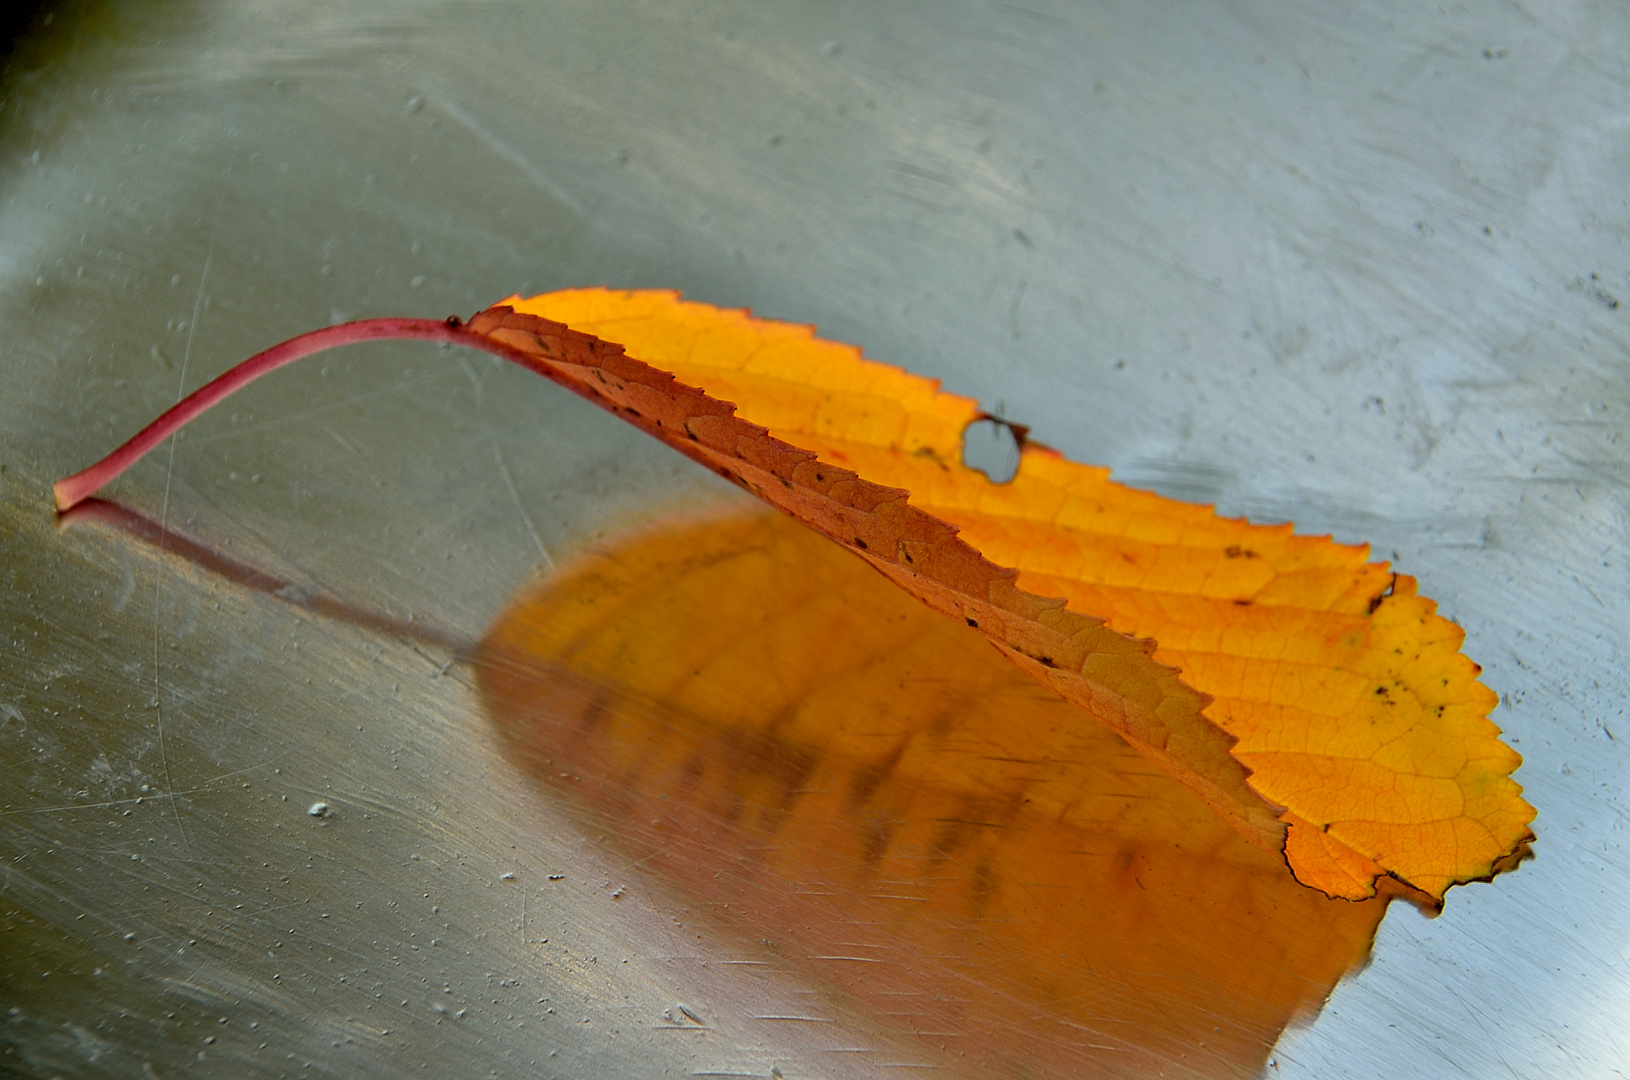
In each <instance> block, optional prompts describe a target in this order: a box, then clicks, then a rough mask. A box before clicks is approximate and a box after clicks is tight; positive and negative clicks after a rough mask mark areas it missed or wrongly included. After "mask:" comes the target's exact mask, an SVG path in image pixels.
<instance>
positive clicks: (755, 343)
mask: <svg viewBox="0 0 1630 1080" xmlns="http://www.w3.org/2000/svg"><path fill="white" fill-rule="evenodd" d="M559 324H570V326H571V327H572V328H573V329H572V330H567V329H566V328H565V326H563V325H559ZM469 328H470V329H471V330H472V331H475V332H478V333H483V334H487V335H489V336H491V337H492V338H494V339H496V340H498V341H501V342H503V343H505V344H506V345H509V346H511V347H513V348H516V349H518V350H520V351H521V352H523V353H527V354H529V355H532V356H535V357H537V358H538V360H539V361H540V362H542V363H546V364H549V365H550V366H551V367H552V368H553V369H554V370H555V371H556V372H557V374H558V376H560V377H562V378H563V381H567V382H569V383H572V384H573V385H574V386H575V387H576V388H577V389H579V391H580V392H582V393H584V394H585V395H586V396H590V397H593V398H597V399H599V400H600V401H601V403H602V404H605V405H606V406H607V407H609V408H612V409H613V410H615V411H617V412H619V414H621V415H623V416H624V417H625V418H626V419H630V420H631V421H632V422H634V423H636V424H637V425H638V426H640V427H642V428H643V429H644V430H646V431H648V432H649V433H651V434H653V435H655V436H656V437H658V438H662V439H664V440H665V441H667V442H668V443H669V444H670V445H673V446H675V447H676V448H677V449H680V450H682V451H684V452H686V453H688V454H690V455H691V456H692V457H695V458H696V459H698V460H700V461H703V462H704V463H705V464H707V465H709V466H710V467H712V468H714V469H716V470H717V471H719V472H721V473H722V474H724V475H727V476H729V477H730V478H732V479H734V480H736V481H737V482H738V483H741V484H742V485H743V486H745V487H747V488H749V489H750V490H753V491H754V492H756V493H757V494H759V495H760V496H761V497H763V498H764V499H765V500H766V501H768V502H770V503H772V504H773V505H776V506H778V507H780V508H782V509H784V510H787V511H788V512H790V513H792V514H793V515H794V516H796V517H798V518H799V519H800V520H802V521H804V522H805V523H806V524H809V525H811V526H812V527H814V528H815V529H817V530H818V531H820V532H822V533H824V534H825V535H827V536H828V537H830V538H832V539H834V540H837V541H839V542H840V543H844V544H846V545H848V546H849V547H850V549H851V550H853V551H854V552H855V553H856V554H858V555H860V556H861V557H862V558H864V559H866V560H867V561H868V562H870V563H871V564H872V565H873V566H874V567H876V568H877V569H879V570H880V571H882V572H883V573H884V574H885V575H886V576H888V577H889V578H891V579H892V580H894V581H895V582H896V583H897V584H899V585H901V586H902V587H903V588H905V589H906V590H907V591H908V592H911V593H912V594H913V595H916V596H917V597H919V598H920V599H922V600H924V601H925V602H927V603H928V604H929V605H930V606H931V607H934V608H936V609H937V610H940V611H941V612H944V613H946V614H948V615H951V616H953V617H955V618H958V619H961V620H965V621H967V622H968V624H969V625H975V626H977V628H978V629H979V630H980V631H981V632H982V633H983V634H985V635H986V636H987V637H988V638H989V639H990V640H992V641H993V642H994V643H995V644H996V645H997V647H998V648H999V649H1001V650H1002V651H1003V652H1005V653H1006V654H1007V655H1008V656H1009V657H1010V658H1011V659H1013V660H1014V661H1015V662H1016V663H1018V664H1019V666H1020V667H1021V668H1023V669H1024V670H1026V671H1027V672H1028V673H1030V674H1031V675H1032V676H1034V677H1035V678H1037V679H1039V680H1040V681H1042V682H1044V683H1046V684H1047V685H1049V686H1051V687H1053V688H1054V689H1055V690H1057V691H1058V692H1059V693H1060V694H1061V695H1062V696H1063V697H1064V698H1065V699H1066V700H1068V701H1070V702H1072V703H1073V704H1076V705H1078V706H1080V707H1082V708H1084V709H1086V710H1087V711H1089V712H1091V713H1092V714H1093V715H1095V716H1097V717H1098V718H1099V719H1101V720H1104V721H1105V722H1107V723H1109V724H1110V725H1111V726H1112V727H1114V728H1115V729H1116V730H1117V731H1119V732H1120V733H1121V734H1122V735H1123V736H1124V737H1126V739H1127V740H1128V741H1129V742H1130V743H1131V744H1132V745H1133V746H1134V747H1136V748H1137V749H1138V750H1139V751H1140V752H1142V753H1144V754H1145V755H1146V756H1148V757H1149V758H1150V759H1151V760H1153V761H1155V762H1156V763H1158V764H1159V765H1161V766H1162V767H1163V768H1165V769H1166V770H1167V771H1169V772H1170V773H1171V774H1172V775H1173V776H1175V777H1177V778H1178V779H1179V780H1181V781H1182V782H1183V783H1185V784H1187V785H1188V786H1190V787H1191V788H1192V789H1193V790H1195V791H1196V792H1197V793H1198V794H1200V795H1201V797H1202V798H1204V799H1205V800H1206V802H1207V803H1209V804H1210V805H1211V806H1212V807H1213V809H1215V810H1217V811H1218V812H1219V813H1221V814H1222V815H1223V816H1224V817H1225V818H1227V819H1228V820H1229V821H1230V822H1231V823H1232V824H1233V825H1234V826H1235V827H1236V828H1237V829H1239V830H1240V831H1241V832H1242V833H1243V834H1245V835H1246V836H1247V837H1249V838H1251V839H1252V840H1254V841H1255V842H1257V843H1258V844H1259V845H1263V846H1266V847H1270V848H1273V849H1275V850H1284V851H1285V852H1286V855H1287V858H1288V859H1289V861H1290V864H1291V867H1292V870H1293V871H1294V872H1295V873H1296V874H1297V876H1298V877H1299V878H1300V879H1301V880H1303V881H1304V882H1306V883H1308V884H1311V885H1314V886H1316V887H1318V888H1320V889H1323V890H1324V891H1326V892H1328V893H1330V894H1331V895H1333V896H1345V897H1361V896H1367V895H1372V894H1373V892H1374V890H1375V881H1376V878H1377V876H1378V875H1385V876H1386V879H1388V880H1391V881H1395V882H1400V883H1402V884H1403V885H1404V886H1406V887H1409V888H1413V889H1415V890H1419V892H1420V893H1421V894H1423V895H1424V896H1426V897H1429V898H1431V899H1432V900H1434V901H1437V900H1441V897H1442V895H1443V892H1444V890H1445V889H1446V888H1448V887H1449V886H1450V885H1452V884H1454V883H1456V882H1463V881H1467V880H1471V879H1474V878H1480V877H1485V876H1487V875H1489V874H1491V873H1492V872H1493V871H1494V870H1495V869H1496V868H1497V866H1498V865H1500V864H1501V863H1502V861H1504V860H1508V859H1509V858H1510V857H1511V856H1512V854H1513V853H1514V852H1515V851H1517V850H1518V849H1519V848H1520V847H1521V845H1523V844H1524V843H1525V842H1526V841H1527V840H1528V839H1530V838H1531V833H1530V832H1529V829H1528V823H1529V821H1531V820H1532V817H1533V811H1532V809H1531V808H1530V807H1529V806H1528V805H1527V803H1525V802H1524V801H1523V800H1522V799H1521V797H1520V790H1521V789H1520V788H1519V787H1518V786H1517V784H1516V783H1515V782H1514V781H1513V780H1512V779H1511V777H1510V774H1511V773H1512V771H1514V769H1515V768H1516V767H1517V765H1518V763H1519V761H1520V759H1519V757H1518V755H1517V754H1516V753H1515V752H1514V751H1512V750H1510V749H1509V748H1508V747H1506V746H1505V745H1504V744H1502V743H1501V742H1500V741H1499V738H1498V734H1499V732H1498V729H1497V728H1495V726H1494V725H1493V724H1492V723H1490V722H1489V720H1488V719H1487V715H1488V712H1489V710H1490V709H1491V708H1492V706H1493V704H1494V701H1495V699H1494V695H1493V694H1492V693H1491V692H1489V691H1488V690H1487V689H1486V688H1484V687H1483V686H1482V685H1481V684H1480V683H1479V682H1478V681H1477V677H1476V676H1477V671H1478V669H1477V667H1476V665H1474V664H1473V663H1471V661H1469V660H1467V659H1466V658H1465V657H1463V656H1462V655H1461V654H1460V652H1459V647H1460V642H1461V638H1462V635H1461V632H1460V630H1459V629H1458V628H1457V627H1455V626H1454V625H1453V624H1452V623H1450V622H1448V621H1447V620H1446V619H1443V618H1442V617H1440V616H1438V615H1437V614H1436V609H1435V605H1433V604H1432V603H1431V601H1429V600H1426V599H1424V598H1421V597H1419V596H1417V595H1416V592H1415V585H1414V582H1413V580H1412V579H1410V578H1408V577H1405V576H1402V575H1396V574H1392V573H1390V572H1389V571H1388V569H1387V567H1386V566H1385V565H1384V564H1380V563H1370V562H1368V561H1367V553H1366V551H1365V550H1364V549H1363V548H1359V547H1352V546H1344V545H1338V544H1334V543H1331V542H1330V541H1329V540H1327V539H1323V538H1316V537H1300V536H1295V535H1293V533H1292V530H1291V528H1290V527H1289V526H1278V527H1262V526H1253V525H1250V524H1248V523H1246V522H1244V521H1237V520H1229V519H1224V518H1220V517H1218V516H1217V515H1216V514H1215V513H1214V512H1213V511H1212V510H1211V509H1210V508H1208V507H1202V506H1194V505H1190V504H1185V503H1181V502H1177V501H1174V500H1170V499H1163V498H1161V497H1158V496H1155V495H1152V494H1148V493H1144V492H1137V491H1133V490H1131V489H1128V488H1125V487H1122V486H1120V485H1118V484H1115V483H1113V482H1111V481H1110V480H1109V478H1108V473H1107V470H1104V469H1099V468H1093V467H1089V466H1083V465H1078V464H1075V463H1072V462H1068V461H1066V460H1064V459H1063V458H1062V457H1061V456H1060V455H1058V454H1056V453H1055V452H1053V451H1050V450H1048V449H1046V448H1044V447H1040V446H1035V445H1028V446H1026V447H1024V450H1023V453H1022V455H1021V458H1020V465H1019V471H1018V473H1017V475H1016V476H1015V478H1014V479H1013V481H1012V482H1011V483H1009V484H1003V485H996V484H992V483H990V482H989V481H988V480H987V479H986V478H985V477H984V476H983V475H982V474H980V473H978V472H977V471H975V470H972V469H969V468H967V467H965V466H964V465H962V464H961V453H960V451H961V439H962V435H963V431H964V429H965V428H966V427H967V425H968V424H969V423H970V422H971V421H973V420H974V419H976V418H977V417H978V416H979V415H980V414H979V411H978V408H977V406H976V404H975V403H974V402H972V401H970V400H968V399H965V398H959V397H956V396H954V395H950V394H945V393H942V392H940V391H939V390H938V388H937V384H935V383H933V382H932V381H930V380H926V379H922V378H918V377H915V376H911V375H909V374H906V373H904V372H902V371H899V370H898V369H895V368H891V367H888V366H886V365H882V364H878V363H875V362H872V361H868V360H865V359H863V358H862V357H861V356H860V354H859V352H858V350H856V349H854V348H852V347H850V346H846V345H840V344H836V343H832V342H825V341H821V340H819V339H817V338H815V337H814V335H813V332H812V331H811V330H810V329H809V328H807V327H800V326H793V325H788V324H783V323H774V322H768V321H765V320H755V319H751V318H749V317H748V316H747V315H746V314H745V313H743V312H739V311H724V310H720V309H716V308H712V307H709V306H706V305H701V304H692V303H686V302H683V301H681V300H680V299H679V297H678V296H677V294H674V293H668V292H633V293H630V292H612V291H609V290H574V291H570V292H564V293H556V294H550V295H546V296H541V297H534V298H531V299H530V300H522V299H520V298H518V297H517V298H512V299H511V300H509V301H506V302H505V304H504V305H499V306H497V307H494V308H492V309H489V310H488V311H486V312H483V313H482V314H481V315H478V316H477V317H476V318H475V319H473V320H472V321H471V323H470V324H469ZM587 335H597V336H599V337H602V338H604V339H606V340H607V341H617V342H620V343H621V345H622V347H623V348H626V349H627V351H628V353H629V354H630V355H631V356H637V357H639V358H640V360H642V361H645V363H640V362H637V361H634V360H632V359H630V358H629V356H625V355H624V354H623V351H622V348H618V347H617V346H611V345H608V344H606V342H605V341H597V340H595V339H594V337H590V336H587ZM647 364H649V365H652V366H647ZM654 369H660V370H654ZM729 402H734V403H735V406H734V408H732V407H731V405H729V404H727V403H729ZM907 492H909V497H910V502H909V504H908V502H907V501H906V500H907ZM947 523H948V524H947ZM958 530H960V536H958V535H957V532H958ZM1008 568H1011V569H1008ZM1045 596H1057V597H1062V598H1063V603H1060V602H1059V601H1056V600H1047V599H1044V598H1043V597H1045ZM1157 642H1158V644H1156V643H1157ZM1179 669H1180V670H1181V672H1182V676H1183V677H1182V678H1179V677H1178V670H1179ZM1247 776H1249V779H1247ZM1281 813H1283V820H1281ZM1287 829H1288V836H1287Z"/></svg>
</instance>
